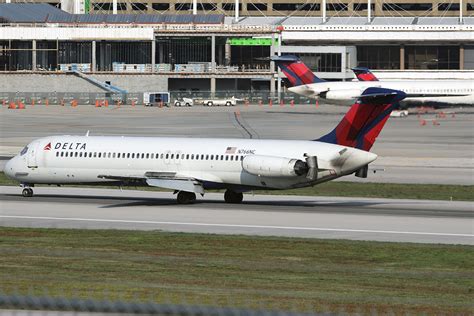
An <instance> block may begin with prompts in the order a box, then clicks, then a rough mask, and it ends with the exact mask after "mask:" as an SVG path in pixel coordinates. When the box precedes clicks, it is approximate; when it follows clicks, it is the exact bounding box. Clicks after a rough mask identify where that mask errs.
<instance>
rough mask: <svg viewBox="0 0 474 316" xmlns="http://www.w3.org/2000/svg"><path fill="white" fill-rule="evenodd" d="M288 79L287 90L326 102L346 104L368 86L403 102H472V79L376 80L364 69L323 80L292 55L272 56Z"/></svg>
mask: <svg viewBox="0 0 474 316" xmlns="http://www.w3.org/2000/svg"><path fill="white" fill-rule="evenodd" d="M272 59H273V60H274V61H275V63H276V64H277V65H278V67H280V68H281V70H282V71H283V73H284V74H285V75H286V77H287V78H288V80H289V81H290V83H291V85H292V87H290V88H288V90H289V91H291V92H294V93H296V94H299V95H303V96H306V97H309V98H321V99H324V100H325V101H327V102H329V103H335V104H347V103H348V102H352V101H354V100H356V99H357V97H358V96H359V95H361V93H362V92H363V91H364V90H365V89H367V88H370V87H379V88H386V89H394V90H399V91H403V92H405V93H406V98H405V99H404V100H403V104H404V105H410V106H416V105H432V106H435V105H474V81H473V80H410V81H408V80H404V81H379V80H378V79H377V78H376V77H375V76H374V75H373V74H372V73H371V72H370V71H369V70H368V69H367V68H362V67H357V68H355V69H353V70H354V71H355V72H356V75H357V77H358V79H359V81H346V82H340V81H339V82H336V81H332V82H331V81H324V80H322V79H320V78H318V77H317V76H316V75H314V73H313V72H312V71H311V70H310V69H309V68H308V67H307V66H306V65H305V64H304V63H303V62H302V61H301V60H299V58H298V57H296V56H294V55H284V56H275V57H273V58H272Z"/></svg>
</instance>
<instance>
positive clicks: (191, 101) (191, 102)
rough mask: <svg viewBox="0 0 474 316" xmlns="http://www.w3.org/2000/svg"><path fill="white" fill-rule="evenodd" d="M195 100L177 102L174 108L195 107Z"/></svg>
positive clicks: (188, 99)
mask: <svg viewBox="0 0 474 316" xmlns="http://www.w3.org/2000/svg"><path fill="white" fill-rule="evenodd" d="M193 105H194V100H193V99H191V98H183V99H182V100H175V101H174V106H193Z"/></svg>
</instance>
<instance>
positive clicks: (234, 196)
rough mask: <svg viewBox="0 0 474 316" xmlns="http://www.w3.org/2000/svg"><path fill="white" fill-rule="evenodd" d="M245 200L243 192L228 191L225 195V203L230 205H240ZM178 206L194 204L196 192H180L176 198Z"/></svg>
mask: <svg viewBox="0 0 474 316" xmlns="http://www.w3.org/2000/svg"><path fill="white" fill-rule="evenodd" d="M243 199H244V195H243V193H241V192H235V191H232V190H226V191H225V193H224V201H225V202H226V203H230V204H240V203H242V200H243ZM176 201H177V202H178V204H193V203H194V202H196V194H195V193H194V192H186V191H179V192H178V196H177V198H176Z"/></svg>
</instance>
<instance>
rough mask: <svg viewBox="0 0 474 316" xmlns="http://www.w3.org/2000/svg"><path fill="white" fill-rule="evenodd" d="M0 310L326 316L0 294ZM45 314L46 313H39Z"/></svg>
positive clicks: (201, 306) (198, 315)
mask: <svg viewBox="0 0 474 316" xmlns="http://www.w3.org/2000/svg"><path fill="white" fill-rule="evenodd" d="M0 309H13V310H26V311H33V310H41V311H62V312H66V311H69V312H88V313H111V314H146V315H182V316H201V315H202V316H227V315H229V316H237V315H246V316H309V315H330V314H328V313H324V314H313V313H304V314H303V313H295V312H289V311H275V310H254V309H246V308H234V307H216V306H204V305H184V304H183V305H176V304H158V303H154V302H147V303H142V302H124V301H109V300H101V301H100V300H93V299H85V300H84V299H74V298H73V299H68V298H63V297H50V296H31V295H27V296H24V295H5V294H0ZM42 314H43V315H47V313H42Z"/></svg>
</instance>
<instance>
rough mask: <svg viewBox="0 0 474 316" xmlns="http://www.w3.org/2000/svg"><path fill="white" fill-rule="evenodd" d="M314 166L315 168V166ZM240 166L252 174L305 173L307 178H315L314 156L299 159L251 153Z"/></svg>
mask: <svg viewBox="0 0 474 316" xmlns="http://www.w3.org/2000/svg"><path fill="white" fill-rule="evenodd" d="M313 166H316V169H315V167H313ZM242 168H243V169H244V170H245V171H246V172H248V173H250V174H253V175H256V176H265V177H298V176H303V175H306V177H307V178H308V179H309V180H315V179H316V178H317V162H316V157H307V158H306V162H304V161H303V160H300V159H291V158H282V157H274V156H260V155H251V156H245V157H244V159H243V160H242Z"/></svg>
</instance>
